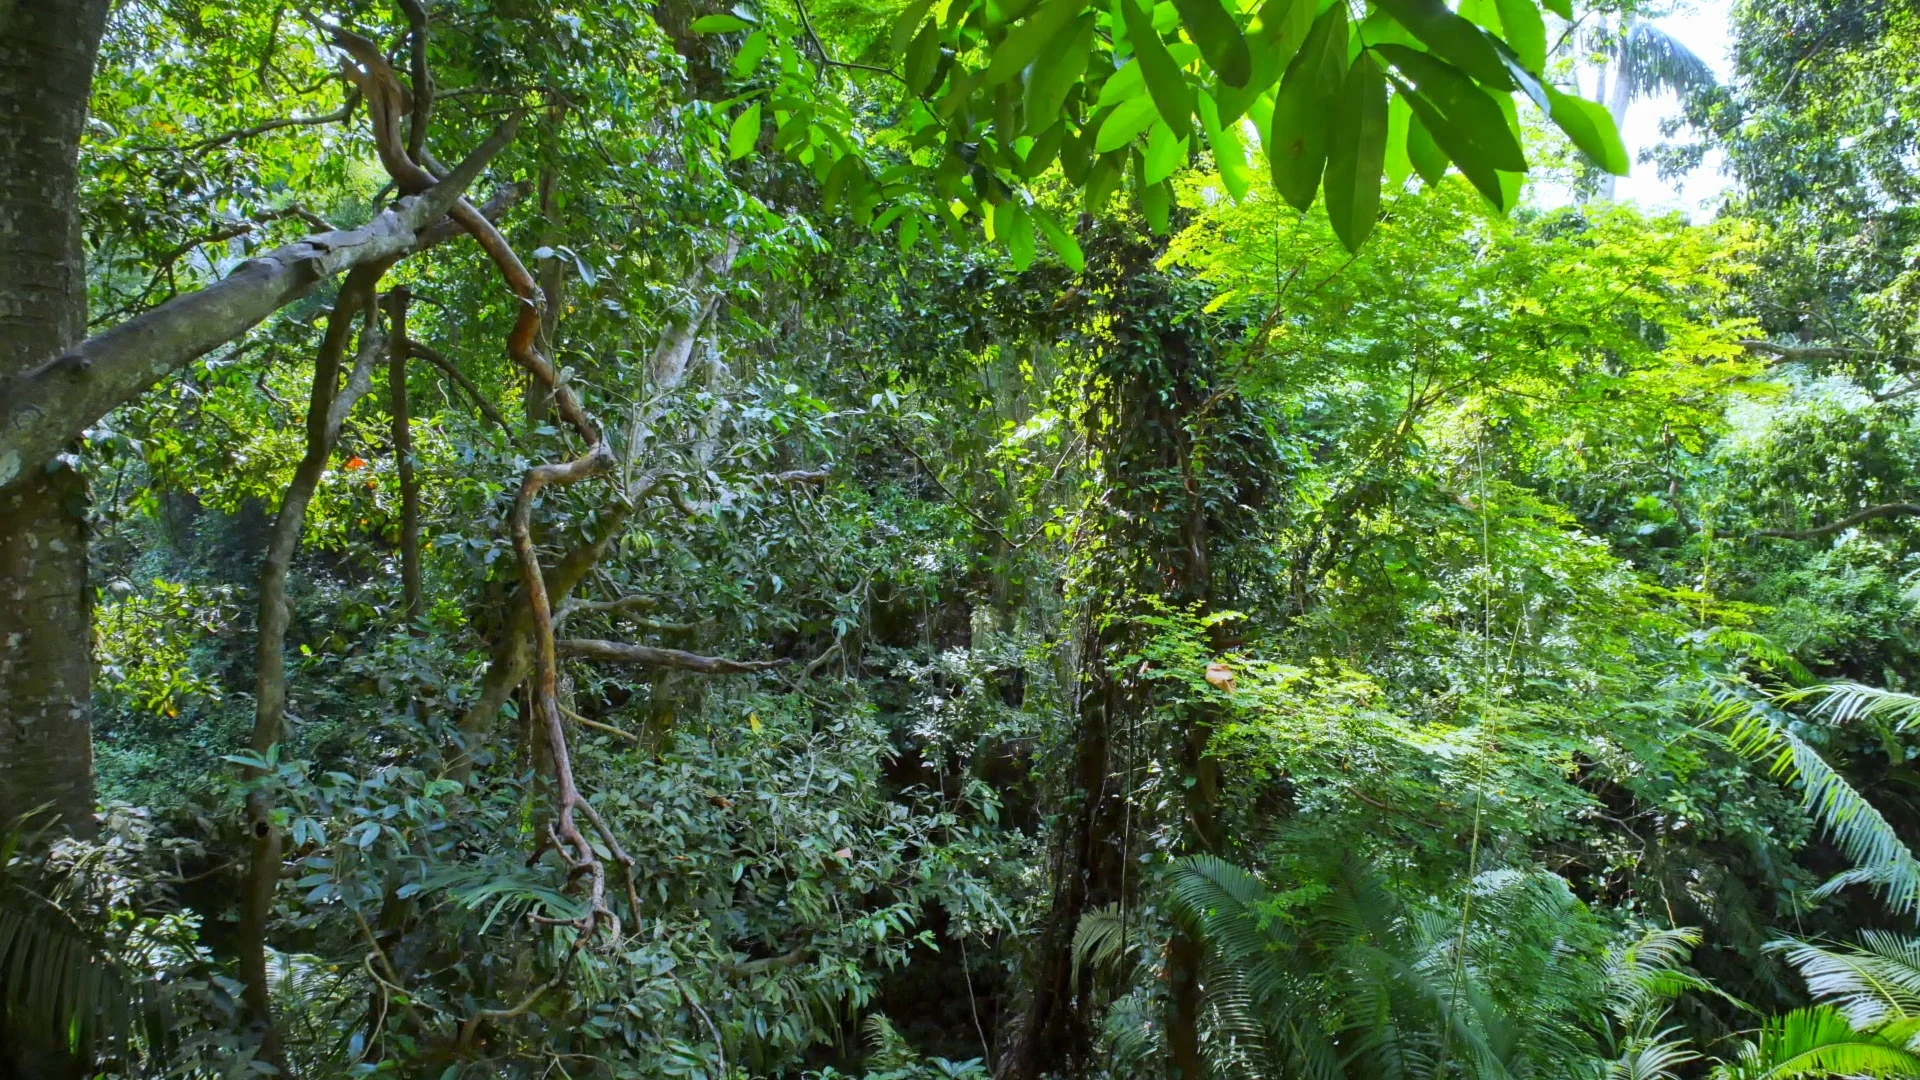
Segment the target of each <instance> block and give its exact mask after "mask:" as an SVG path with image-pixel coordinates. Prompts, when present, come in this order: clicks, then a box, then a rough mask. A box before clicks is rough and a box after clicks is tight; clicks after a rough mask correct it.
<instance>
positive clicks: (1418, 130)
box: [1393, 94, 1447, 187]
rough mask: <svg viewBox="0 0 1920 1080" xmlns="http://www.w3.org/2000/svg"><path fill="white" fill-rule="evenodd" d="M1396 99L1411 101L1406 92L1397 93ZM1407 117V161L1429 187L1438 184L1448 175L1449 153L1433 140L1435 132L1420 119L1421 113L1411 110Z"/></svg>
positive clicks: (1394, 97)
mask: <svg viewBox="0 0 1920 1080" xmlns="http://www.w3.org/2000/svg"><path fill="white" fill-rule="evenodd" d="M1393 99H1394V100H1395V101H1406V102H1411V101H1412V100H1413V99H1411V98H1409V97H1407V96H1406V95H1405V94H1395V95H1394V96H1393ZM1409 112H1410V113H1411V115H1409V116H1408V117H1407V161H1408V162H1409V163H1410V164H1412V165H1413V171H1414V172H1416V173H1418V174H1419V175H1420V180H1421V182H1422V183H1425V184H1426V185H1428V186H1429V187H1431V186H1433V185H1434V184H1438V183H1439V182H1440V181H1441V179H1442V178H1444V177H1445V176H1446V175H1447V155H1446V151H1444V150H1441V149H1440V147H1439V145H1438V144H1436V143H1435V142H1434V141H1433V133H1432V132H1430V131H1428V130H1427V125H1426V124H1424V123H1422V122H1421V121H1420V114H1419V113H1415V112H1412V111H1411V106H1409Z"/></svg>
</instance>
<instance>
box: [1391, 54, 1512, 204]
mask: <svg viewBox="0 0 1920 1080" xmlns="http://www.w3.org/2000/svg"><path fill="white" fill-rule="evenodd" d="M1374 51H1375V52H1377V53H1379V54H1380V55H1381V56H1382V57H1384V58H1385V59H1386V60H1388V61H1389V62H1391V63H1392V64H1393V66H1394V67H1395V68H1397V69H1399V71H1400V73H1401V74H1402V75H1404V76H1406V77H1407V78H1409V79H1411V80H1412V81H1413V85H1414V86H1415V87H1417V88H1418V89H1419V91H1420V96H1421V97H1423V98H1425V99H1426V100H1427V101H1428V102H1430V103H1431V104H1432V105H1433V106H1434V107H1435V108H1436V109H1438V111H1439V113H1440V114H1441V116H1443V117H1444V118H1445V121H1446V126H1448V127H1449V128H1450V129H1451V131H1452V132H1453V136H1452V137H1453V139H1454V141H1455V142H1458V143H1461V144H1462V146H1463V147H1464V148H1465V150H1466V152H1468V153H1470V154H1472V155H1473V156H1475V157H1476V158H1478V159H1480V160H1481V162H1482V163H1484V164H1485V165H1486V166H1487V167H1488V168H1491V169H1505V170H1507V171H1508V172H1525V171H1526V169H1527V159H1526V156H1525V155H1524V154H1522V153H1521V151H1520V137H1519V136H1518V135H1516V134H1514V131H1513V128H1512V127H1511V126H1510V125H1509V124H1508V122H1507V117H1506V114H1505V113H1503V112H1502V111H1501V109H1500V105H1499V103H1498V102H1496V101H1495V100H1494V98H1493V96H1492V95H1491V94H1489V93H1487V91H1486V90H1485V89H1483V88H1482V87H1480V86H1479V85H1477V84H1476V83H1475V82H1474V81H1473V80H1472V79H1469V78H1467V75H1466V73H1465V72H1463V71H1461V70H1460V69H1459V68H1456V67H1454V66H1453V65H1451V64H1447V63H1444V62H1442V61H1440V60H1436V59H1434V57H1433V56H1432V55H1430V54H1428V53H1423V52H1418V51H1416V50H1413V49H1409V48H1407V47H1406V46H1404V45H1382V46H1380V47H1378V48H1377V49H1375V50H1374ZM1418 108H1419V106H1418V105H1416V106H1415V109H1416V111H1417V110H1418ZM1422 119H1423V120H1425V121H1426V122H1427V129H1428V130H1429V131H1431V132H1433V136H1434V138H1435V139H1436V140H1438V141H1439V143H1440V146H1441V148H1442V149H1445V150H1447V154H1448V156H1449V157H1452V158H1453V160H1454V163H1455V164H1457V165H1459V166H1461V171H1463V172H1464V171H1466V163H1465V162H1463V161H1461V160H1460V158H1459V157H1458V156H1455V155H1454V153H1453V151H1452V150H1451V149H1448V147H1447V142H1448V137H1449V136H1448V135H1446V134H1443V133H1442V131H1441V130H1440V129H1441V126H1442V125H1439V124H1435V123H1434V122H1433V118H1431V117H1426V116H1423V117H1422Z"/></svg>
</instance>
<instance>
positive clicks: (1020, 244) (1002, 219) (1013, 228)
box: [993, 199, 1034, 270]
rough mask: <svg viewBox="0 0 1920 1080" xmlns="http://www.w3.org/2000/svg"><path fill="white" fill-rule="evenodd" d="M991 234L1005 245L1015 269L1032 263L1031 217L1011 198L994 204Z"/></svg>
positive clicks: (1023, 267) (1021, 268) (1024, 267)
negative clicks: (996, 204)
mask: <svg viewBox="0 0 1920 1080" xmlns="http://www.w3.org/2000/svg"><path fill="white" fill-rule="evenodd" d="M993 235H994V238H995V239H997V240H1000V241H1001V242H1003V243H1005V244H1006V245H1007V251H1008V252H1009V253H1010V254H1011V255H1012V256H1013V268H1014V269H1015V270H1025V269H1026V268H1027V267H1029V266H1032V265H1033V252H1034V248H1033V219H1032V218H1031V217H1028V216H1027V211H1026V208H1025V207H1023V206H1021V205H1020V204H1019V203H1017V202H1015V201H1013V200H1012V199H1009V200H1007V201H1006V202H1003V203H1001V204H999V205H998V206H995V207H994V208H993Z"/></svg>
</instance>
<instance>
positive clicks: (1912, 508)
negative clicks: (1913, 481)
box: [1753, 502, 1920, 540]
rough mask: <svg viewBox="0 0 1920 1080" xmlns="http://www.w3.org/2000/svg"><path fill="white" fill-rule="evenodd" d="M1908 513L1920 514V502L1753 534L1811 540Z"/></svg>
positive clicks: (1894, 505) (1887, 506)
mask: <svg viewBox="0 0 1920 1080" xmlns="http://www.w3.org/2000/svg"><path fill="white" fill-rule="evenodd" d="M1908 514H1920V503H1904V502H1901V503H1884V504H1882V505H1880V506H1870V507H1868V508H1866V509H1865V510H1862V511H1860V512H1859V513H1857V514H1849V515H1848V516H1846V517H1843V518H1841V519H1840V520H1839V521H1829V522H1827V523H1826V524H1825V525H1815V526H1814V527H1813V528H1811V529H1759V530H1757V531H1755V532H1754V534H1753V535H1755V536H1778V537H1783V538H1785V539H1788V540H1811V539H1813V538H1814V537H1816V536H1825V535H1827V534H1828V533H1837V532H1840V531H1841V530H1843V529H1851V528H1853V527H1854V526H1855V525H1858V524H1860V523H1861V522H1863V521H1872V520H1873V519H1874V518H1883V517H1901V516H1904V515H1908Z"/></svg>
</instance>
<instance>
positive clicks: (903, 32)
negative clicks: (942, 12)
mask: <svg viewBox="0 0 1920 1080" xmlns="http://www.w3.org/2000/svg"><path fill="white" fill-rule="evenodd" d="M931 10H933V0H913V2H912V3H910V4H908V5H907V6H906V8H905V10H903V11H901V12H900V17H899V18H898V19H895V20H894V23H893V36H892V37H891V38H890V39H889V47H890V48H891V49H892V50H893V55H895V56H899V55H900V54H901V53H902V52H904V51H905V50H906V48H907V42H909V41H911V40H913V32H914V30H915V29H916V28H917V27H919V25H920V20H922V19H924V18H926V17H927V12H929V11H931Z"/></svg>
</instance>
